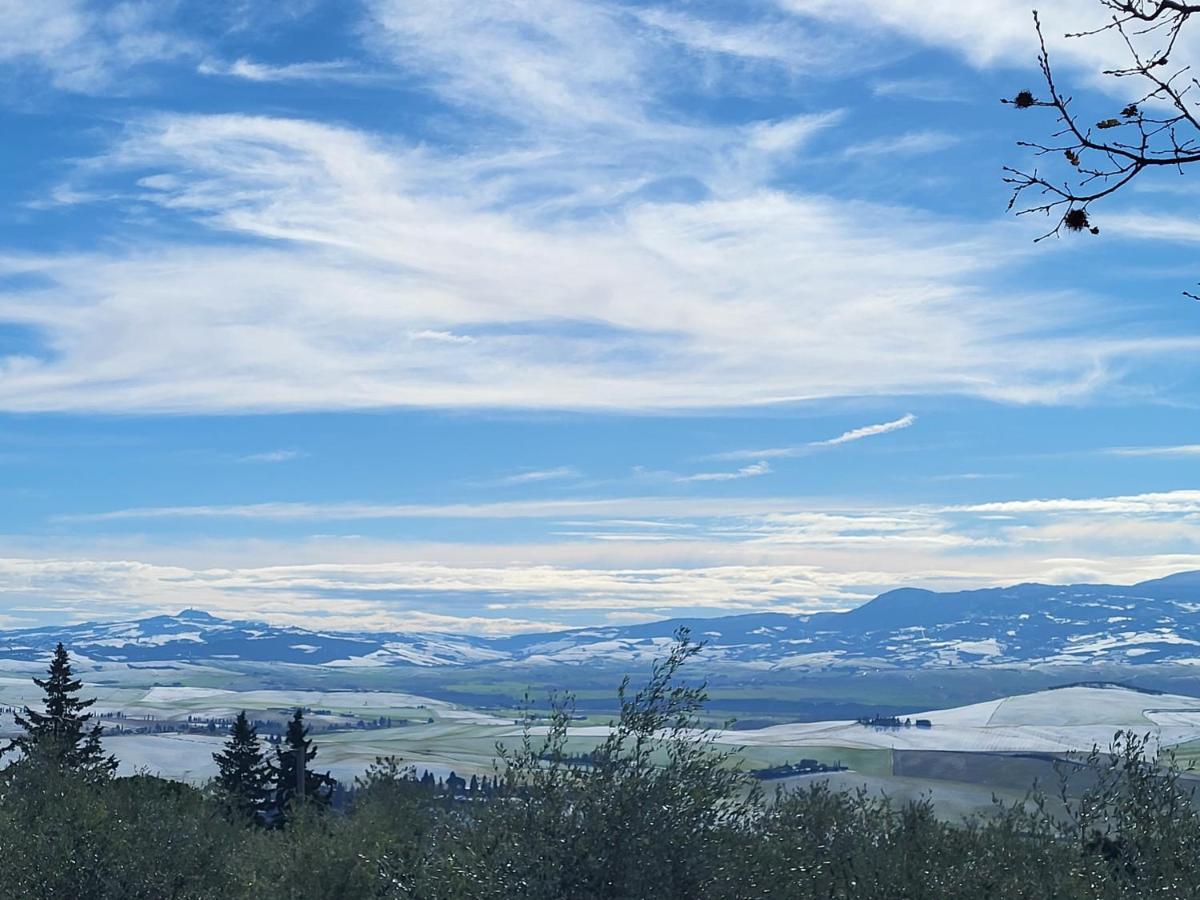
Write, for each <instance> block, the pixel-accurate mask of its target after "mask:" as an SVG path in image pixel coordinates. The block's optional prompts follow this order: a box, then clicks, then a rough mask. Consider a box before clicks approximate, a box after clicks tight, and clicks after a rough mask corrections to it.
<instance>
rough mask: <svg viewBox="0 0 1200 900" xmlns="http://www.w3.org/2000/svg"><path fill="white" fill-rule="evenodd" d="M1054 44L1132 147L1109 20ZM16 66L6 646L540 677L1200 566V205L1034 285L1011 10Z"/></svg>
mask: <svg viewBox="0 0 1200 900" xmlns="http://www.w3.org/2000/svg"><path fill="white" fill-rule="evenodd" d="M1042 12H1043V18H1044V20H1045V21H1046V22H1047V26H1048V27H1047V32H1048V34H1050V35H1051V46H1052V52H1054V54H1055V58H1056V61H1057V62H1058V64H1059V66H1060V69H1061V71H1062V72H1063V74H1064V77H1065V78H1069V79H1070V80H1071V82H1072V84H1073V85H1074V86H1075V89H1076V93H1077V96H1078V98H1079V102H1080V103H1081V104H1083V105H1084V107H1085V108H1086V109H1088V110H1091V109H1095V110H1097V111H1098V113H1097V117H1100V116H1101V114H1102V115H1108V114H1110V108H1111V107H1113V105H1114V104H1119V103H1123V102H1124V100H1125V99H1128V98H1123V97H1122V95H1120V94H1119V93H1116V92H1115V91H1114V88H1113V87H1112V86H1111V85H1106V84H1105V82H1104V80H1103V79H1102V78H1101V77H1099V76H1098V74H1097V73H1098V71H1099V70H1100V69H1101V68H1103V67H1104V65H1106V64H1107V62H1108V60H1109V59H1110V58H1111V57H1108V56H1106V54H1108V53H1109V50H1110V48H1108V47H1106V46H1105V45H1104V39H1103V38H1102V39H1100V40H1098V41H1090V42H1085V41H1074V42H1064V41H1062V40H1059V39H1057V38H1054V35H1057V34H1060V33H1061V32H1063V31H1066V30H1078V29H1080V28H1082V27H1084V26H1086V25H1088V24H1091V23H1098V22H1100V21H1101V20H1102V19H1103V11H1102V9H1101V8H1100V6H1099V4H1097V3H1094V2H1092V0H1062V2H1058V3H1056V4H1054V6H1053V8H1048V9H1043V11H1042ZM0 21H2V22H3V23H4V27H3V28H0V72H2V75H3V77H2V78H0V85H2V86H0V129H2V131H3V134H4V135H5V136H6V139H5V140H4V142H3V144H2V145H0V163H2V165H0V625H7V626H13V627H15V626H20V625H23V624H33V623H37V622H43V621H50V620H63V619H70V620H77V619H84V618H99V617H113V616H124V615H133V614H143V613H149V612H157V611H175V610H177V609H179V608H181V607H184V606H198V607H202V608H205V609H209V610H211V611H214V612H217V613H220V614H224V615H231V616H235V615H236V616H251V615H252V616H256V617H266V618H271V619H273V620H277V621H291V622H306V623H309V624H312V623H313V622H319V623H322V624H325V625H328V626H329V627H362V628H396V629H436V630H450V631H470V632H475V633H507V632H513V631H522V630H534V629H543V628H554V627H560V626H563V625H578V624H592V623H613V622H617V623H627V622H638V621H646V620H650V619H658V618H665V617H668V616H672V615H680V614H701V615H717V614H722V613H726V612H746V611H755V610H783V611H793V612H803V611H809V610H817V609H833V608H846V607H849V606H853V605H855V604H857V603H860V602H862V601H863V600H864V599H866V598H869V597H870V596H872V595H873V594H874V593H876V592H878V591H881V590H884V589H888V588H891V587H895V586H898V585H905V584H913V585H924V586H930V587H952V586H971V585H984V584H992V583H997V582H1015V581H1022V580H1043V581H1050V580H1053V581H1069V580H1112V581H1126V582H1128V581H1133V580H1137V579H1140V578H1146V577H1154V576H1158V575H1162V574H1166V573H1168V572H1171V571H1176V570H1179V569H1184V568H1189V567H1200V484H1198V483H1197V478H1196V463H1197V461H1200V427H1198V425H1200V423H1198V421H1197V403H1198V401H1200V377H1198V376H1200V373H1198V371H1197V363H1196V360H1197V359H1200V354H1198V353H1197V351H1198V350H1200V306H1198V305H1197V304H1196V303H1195V302H1193V301H1190V300H1188V299H1186V298H1185V297H1184V296H1183V295H1182V293H1181V292H1182V291H1183V290H1184V289H1188V288H1190V287H1192V286H1193V285H1194V284H1195V282H1196V281H1197V280H1200V276H1198V274H1197V267H1196V265H1195V245H1196V243H1197V241H1200V228H1198V227H1197V226H1196V224H1195V217H1194V212H1195V200H1196V190H1197V188H1196V186H1195V185H1194V184H1193V178H1194V176H1191V177H1189V176H1186V175H1183V176H1181V175H1179V174H1174V173H1173V174H1170V175H1163V176H1160V177H1159V178H1158V179H1151V178H1149V177H1147V178H1146V179H1144V180H1143V181H1142V182H1139V183H1137V184H1135V186H1134V187H1133V188H1131V189H1130V190H1129V191H1127V192H1125V193H1124V194H1123V195H1121V196H1119V197H1116V198H1113V200H1112V201H1111V202H1110V203H1109V204H1108V206H1106V207H1102V208H1098V209H1097V215H1096V220H1097V222H1098V224H1100V225H1101V234H1100V235H1099V236H1097V237H1092V236H1090V235H1089V236H1083V237H1078V238H1071V239H1065V238H1064V239H1062V240H1050V241H1047V242H1043V243H1040V244H1037V245H1035V244H1034V243H1033V239H1034V238H1035V237H1036V236H1037V235H1038V234H1040V233H1041V231H1043V230H1045V229H1044V225H1045V223H1044V222H1031V221H1024V220H1017V219H1014V218H1013V217H1012V216H1010V215H1007V214H1006V213H1005V203H1006V202H1007V195H1006V193H1005V190H1004V185H1003V184H1002V183H1001V167H1002V166H1003V165H1005V164H1016V163H1021V162H1027V161H1028V160H1027V159H1026V158H1025V157H1023V156H1022V154H1021V151H1019V150H1018V149H1017V148H1016V147H1015V146H1014V142H1015V141H1016V140H1017V139H1019V138H1030V137H1038V136H1041V135H1043V134H1045V129H1046V127H1047V126H1048V125H1049V123H1047V122H1045V121H1042V120H1039V119H1037V118H1036V114H1029V115H1026V116H1024V117H1022V116H1019V115H1018V114H1017V113H1015V112H1013V111H1012V110H1010V109H1008V108H1005V107H1002V106H1001V105H1000V104H999V103H998V102H997V101H998V99H999V98H1000V97H1001V96H1006V95H1011V94H1013V93H1014V92H1015V91H1016V90H1017V89H1019V88H1024V87H1034V88H1036V86H1037V73H1036V70H1035V67H1034V52H1035V44H1034V35H1033V31H1032V27H1031V20H1030V16H1029V10H1028V8H1027V6H1026V4H1025V3H1023V2H1010V0H960V2H956V3H950V2H931V0H889V2H887V3H879V2H870V0H839V2H832V0H829V2H826V0H762V2H747V3H739V4H730V3H708V2H685V0H676V2H673V3H649V2H646V3H635V2H628V3H623V2H603V3H602V2H584V0H545V2H539V0H526V2H515V0H513V2H504V0H497V2H495V3H482V4H481V3H476V2H465V0H464V2H459V0H440V2H438V3H414V2H403V0H362V2H358V0H342V2H319V0H307V2H303V0H296V2H286V0H285V2H276V3H270V4H267V3H261V2H242V3H236V2H231V3H184V2H178V3H173V2H157V3H84V2H77V0H42V2H39V3H37V4H29V3H23V2H15V0H0ZM1190 49H1191V48H1189V47H1184V48H1182V50H1181V57H1182V55H1186V54H1187V53H1188V52H1189V51H1190ZM1117 108H1119V106H1118V107H1117Z"/></svg>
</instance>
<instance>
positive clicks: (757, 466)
mask: <svg viewBox="0 0 1200 900" xmlns="http://www.w3.org/2000/svg"><path fill="white" fill-rule="evenodd" d="M770 474H771V465H770V463H768V462H766V461H765V460H760V461H759V462H756V463H751V464H750V465H748V466H742V467H741V468H740V469H738V470H737V471H734V472H700V473H699V474H696V475H680V476H678V477H676V479H675V480H676V481H684V482H687V481H738V480H740V479H742V478H757V477H758V476H760V475H770Z"/></svg>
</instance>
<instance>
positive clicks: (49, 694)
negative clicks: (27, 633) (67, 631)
mask: <svg viewBox="0 0 1200 900" xmlns="http://www.w3.org/2000/svg"><path fill="white" fill-rule="evenodd" d="M33 683H34V684H36V685H37V686H38V687H40V688H41V689H42V690H43V691H44V692H45V701H44V710H43V711H41V712H39V711H38V710H35V709H31V708H30V707H28V706H26V707H25V710H24V715H20V714H18V715H17V716H16V717H15V718H16V722H17V725H18V726H20V728H21V729H22V730H23V731H24V734H22V735H20V736H19V737H17V738H14V739H13V741H12V742H11V743H10V744H9V746H8V747H6V748H5V751H6V752H7V751H11V750H19V751H20V752H21V755H22V758H23V759H24V760H25V761H26V762H27V763H30V764H35V765H47V764H52V765H56V766H58V767H61V768H64V769H69V770H71V771H75V772H79V773H83V774H86V775H88V776H90V777H93V778H107V777H109V776H111V775H112V774H113V772H115V771H116V769H117V761H116V759H115V758H114V757H112V756H105V755H104V750H103V748H102V747H101V744H100V738H101V736H102V735H103V733H104V729H103V728H102V727H101V725H100V724H99V723H95V724H93V725H92V727H91V728H88V727H87V726H88V723H89V722H90V721H91V718H92V717H91V715H90V714H89V713H86V712H84V710H86V709H87V708H88V707H90V706H91V705H92V704H93V703H95V702H96V701H95V700H81V699H80V698H79V697H77V696H75V695H76V694H77V693H78V692H79V690H80V688H82V687H83V683H82V682H80V681H78V680H77V679H75V678H74V677H73V674H72V672H71V660H70V657H69V655H68V654H67V651H66V648H64V647H63V645H62V644H61V643H60V644H59V645H58V646H57V647H56V648H55V651H54V656H53V658H52V659H51V661H50V665H49V668H48V669H47V677H46V678H35V679H33Z"/></svg>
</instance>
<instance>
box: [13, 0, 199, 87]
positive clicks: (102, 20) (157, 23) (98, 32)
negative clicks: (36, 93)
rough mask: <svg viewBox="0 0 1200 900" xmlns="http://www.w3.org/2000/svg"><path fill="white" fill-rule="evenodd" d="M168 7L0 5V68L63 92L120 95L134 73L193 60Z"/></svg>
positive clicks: (63, 0) (45, 1)
mask: <svg viewBox="0 0 1200 900" xmlns="http://www.w3.org/2000/svg"><path fill="white" fill-rule="evenodd" d="M170 7H171V4H152V3H122V4H117V5H116V6H113V5H111V4H102V3H101V4H96V3H89V2H86V0H38V2H36V3H23V2H6V3H3V4H0V18H2V19H3V23H4V26H3V28H0V65H8V66H15V67H21V68H24V69H26V70H32V71H34V72H37V73H38V74H39V75H40V76H42V77H43V78H44V79H45V80H46V81H48V82H49V83H50V84H51V85H53V86H54V87H56V88H58V89H60V90H64V91H71V92H74V93H80V94H104V93H126V92H128V91H129V90H130V89H131V88H132V86H133V85H132V84H131V82H130V74H131V73H132V72H133V71H134V70H136V69H138V68H139V67H142V66H144V65H146V64H148V63H157V62H164V61H169V60H175V59H180V58H187V57H191V56H194V55H195V54H196V52H197V44H196V42H195V41H194V40H193V39H191V38H190V37H188V36H187V35H185V34H181V33H179V32H177V31H174V30H172V29H170V28H169V27H168V25H167V22H166V20H168V19H169V18H170V13H171V10H170ZM9 76H11V73H9Z"/></svg>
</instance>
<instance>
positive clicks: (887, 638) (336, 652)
mask: <svg viewBox="0 0 1200 900" xmlns="http://www.w3.org/2000/svg"><path fill="white" fill-rule="evenodd" d="M681 626H686V627H687V628H689V629H690V630H691V632H692V635H693V637H695V638H698V639H702V640H704V641H705V642H706V643H707V649H706V654H705V655H706V657H707V659H708V660H709V661H710V662H715V661H721V662H728V663H735V664H740V665H746V666H751V667H759V668H764V669H775V670H779V669H791V668H794V669H800V670H806V669H807V670H813V669H829V668H872V669H881V668H899V669H905V668H938V667H947V666H967V665H972V666H1001V667H1029V666H1037V665H1069V664H1087V663H1111V664H1132V665H1146V664H1164V663H1173V664H1179V665H1200V572H1184V573H1180V574H1177V575H1172V576H1169V577H1167V578H1162V579H1158V580H1155V581H1145V582H1142V583H1140V584H1135V585H1132V586H1119V585H1104V584H1074V585H1045V584H1018V585H1014V586H1011V587H999V588H986V589H981V590H970V591H954V592H944V593H938V592H934V591H928V590H920V589H916V588H902V589H899V590H894V591H889V592H887V593H884V594H881V595H879V596H878V597H876V598H875V599H874V600H871V601H870V602H868V603H865V604H863V605H862V606H860V607H857V608H856V609H852V610H850V611H848V612H826V613H814V614H811V615H786V614H782V613H750V614H745V615H734V616H722V617H716V618H694V619H668V620H665V621H662V622H654V623H649V624H640V625H625V626H615V625H614V626H604V627H594V628H577V629H571V630H566V631H560V632H554V633H549V634H547V633H535V634H520V635H515V636H509V637H495V638H489V637H475V636H468V635H450V634H432V633H425V634H412V633H376V632H334V631H325V630H312V629H306V628H299V627H294V626H279V625H270V624H267V623H263V622H254V621H241V620H229V619H221V618H217V617H216V616H213V615H210V614H209V613H206V612H202V611H199V610H194V609H185V610H183V611H182V612H180V613H179V614H178V615H173V616H167V615H161V616H153V617H150V618H143V619H136V620H130V621H115V622H86V623H83V624H78V625H64V626H51V627H41V628H29V629H21V630H13V631H5V632H0V660H3V659H11V660H34V659H42V658H44V657H45V656H46V654H47V653H48V652H49V651H50V650H51V649H53V647H54V645H55V644H56V643H58V642H59V641H61V642H62V643H63V644H65V645H66V646H67V647H68V648H69V649H70V650H71V651H72V653H73V654H74V655H75V656H76V657H77V658H81V659H87V660H93V661H96V662H112V663H120V662H123V663H129V664H137V663H153V662H170V661H192V662H203V661H205V660H211V661H220V660H225V661H232V660H241V661H250V662H263V663H295V664H307V665H315V666H330V667H359V666H422V667H429V666H472V665H476V666H477V665H485V664H493V665H497V664H498V665H507V666H526V665H555V664H557V665H603V664H609V663H612V664H619V663H625V664H628V663H631V662H643V661H646V660H649V659H652V658H654V657H657V656H660V655H661V654H662V651H663V649H664V647H665V646H666V645H667V644H668V643H669V642H670V640H671V637H672V635H673V634H674V633H675V632H676V630H677V629H678V628H680V627H681Z"/></svg>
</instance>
